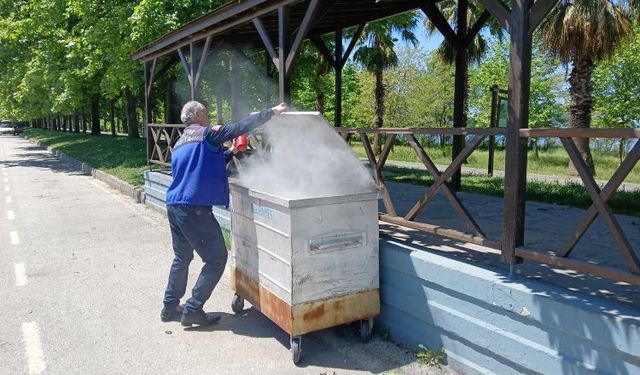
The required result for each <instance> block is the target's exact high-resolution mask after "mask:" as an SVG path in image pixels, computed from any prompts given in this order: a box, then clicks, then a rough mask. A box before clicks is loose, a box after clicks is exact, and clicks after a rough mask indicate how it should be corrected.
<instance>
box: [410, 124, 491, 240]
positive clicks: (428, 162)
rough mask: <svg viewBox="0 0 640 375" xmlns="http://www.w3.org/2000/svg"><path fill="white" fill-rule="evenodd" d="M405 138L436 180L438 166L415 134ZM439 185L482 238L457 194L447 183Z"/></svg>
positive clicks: (464, 219) (461, 215)
mask: <svg viewBox="0 0 640 375" xmlns="http://www.w3.org/2000/svg"><path fill="white" fill-rule="evenodd" d="M407 139H408V140H409V144H410V145H411V147H412V148H413V150H414V151H415V152H416V154H417V155H418V158H419V159H420V160H421V161H422V164H424V166H425V167H426V168H427V171H428V172H429V174H431V176H432V177H433V178H434V180H437V179H438V178H440V171H439V170H438V167H436V165H435V164H434V163H433V161H432V160H431V158H430V157H429V155H427V153H426V152H425V151H424V148H423V147H422V146H421V145H420V144H419V143H418V140H417V139H416V137H415V135H413V134H411V135H409V136H407ZM440 187H441V189H442V191H443V192H444V194H445V195H446V197H447V199H448V200H449V202H451V205H452V206H453V209H454V210H455V211H456V212H457V213H458V215H459V216H460V218H461V219H462V221H464V222H465V224H466V226H467V228H468V229H469V231H471V232H473V233H475V234H476V235H477V236H480V237H483V238H484V237H485V235H484V233H483V232H482V230H481V229H480V226H479V225H478V224H477V223H476V222H475V220H473V217H471V214H469V211H467V209H466V208H465V207H464V205H463V204H462V202H460V200H459V199H458V196H456V195H455V194H454V193H453V192H452V191H451V189H450V188H449V186H447V184H442V185H441V186H440Z"/></svg>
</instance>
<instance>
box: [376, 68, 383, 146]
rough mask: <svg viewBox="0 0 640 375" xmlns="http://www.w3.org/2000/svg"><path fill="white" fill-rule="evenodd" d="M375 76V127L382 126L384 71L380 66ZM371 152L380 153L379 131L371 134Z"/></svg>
mask: <svg viewBox="0 0 640 375" xmlns="http://www.w3.org/2000/svg"><path fill="white" fill-rule="evenodd" d="M374 75H375V78H376V89H375V117H374V121H373V126H374V127H375V128H382V126H383V124H384V91H385V87H384V73H383V71H382V68H379V69H376V71H375V73H374ZM373 153H374V154H375V155H380V154H381V153H382V145H381V139H380V133H375V134H374V135H373Z"/></svg>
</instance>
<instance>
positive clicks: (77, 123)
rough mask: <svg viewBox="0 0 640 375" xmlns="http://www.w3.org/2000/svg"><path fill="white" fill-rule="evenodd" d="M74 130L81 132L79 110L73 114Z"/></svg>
mask: <svg viewBox="0 0 640 375" xmlns="http://www.w3.org/2000/svg"><path fill="white" fill-rule="evenodd" d="M73 131H74V132H75V133H80V115H79V114H78V113H77V112H76V114H75V115H74V116H73Z"/></svg>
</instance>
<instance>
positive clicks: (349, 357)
mask: <svg viewBox="0 0 640 375" xmlns="http://www.w3.org/2000/svg"><path fill="white" fill-rule="evenodd" d="M216 314H219V315H220V316H221V319H220V322H219V323H218V324H215V325H212V326H208V327H195V326H194V327H191V328H185V330H186V331H192V332H213V331H231V332H233V333H234V334H236V335H241V336H248V337H263V338H264V337H266V338H269V337H271V338H274V339H276V340H277V341H278V342H279V343H280V344H281V345H282V346H283V347H284V348H286V349H290V342H289V335H288V334H287V333H286V332H285V331H283V330H282V329H280V328H279V327H278V326H277V325H276V324H275V323H273V322H272V321H271V320H270V319H269V318H267V317H266V316H264V315H263V314H262V313H260V311H258V310H257V309H255V308H254V307H251V308H248V309H245V310H244V311H243V312H242V313H240V314H237V315H236V314H229V313H225V312H216ZM357 326H358V324H357V323H354V324H344V325H339V326H336V327H333V328H328V329H325V330H322V331H318V332H312V333H308V334H305V335H303V336H302V359H301V361H300V363H298V367H302V368H304V367H308V366H318V367H325V368H341V369H347V370H358V371H367V372H371V373H384V372H387V371H390V370H392V369H397V368H398V367H401V366H404V365H406V364H408V363H412V362H414V361H415V358H414V356H413V354H412V353H407V351H406V350H404V349H402V348H400V347H398V346H396V345H393V344H392V343H390V342H383V341H382V340H381V339H380V338H379V337H377V336H376V335H374V337H373V338H372V339H371V341H370V342H368V343H363V342H362V341H361V340H360V338H359V337H358V328H357ZM391 358H393V360H390V359H391Z"/></svg>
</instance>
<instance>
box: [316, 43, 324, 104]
mask: <svg viewBox="0 0 640 375" xmlns="http://www.w3.org/2000/svg"><path fill="white" fill-rule="evenodd" d="M317 56H318V59H319V61H318V69H316V82H315V84H316V87H315V91H316V111H318V112H320V113H322V114H324V110H325V101H326V97H325V95H324V90H322V78H323V77H324V76H325V75H326V74H327V63H326V62H325V59H324V56H323V55H322V54H321V53H318V54H317Z"/></svg>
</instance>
